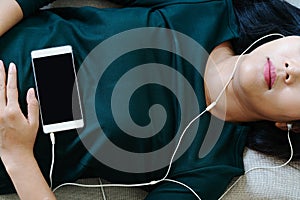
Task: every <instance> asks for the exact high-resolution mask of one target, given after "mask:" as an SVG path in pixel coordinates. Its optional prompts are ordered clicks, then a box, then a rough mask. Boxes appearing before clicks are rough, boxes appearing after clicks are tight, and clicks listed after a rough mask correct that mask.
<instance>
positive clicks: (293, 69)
mask: <svg viewBox="0 0 300 200" xmlns="http://www.w3.org/2000/svg"><path fill="white" fill-rule="evenodd" d="M284 67H285V70H284V71H285V82H286V83H287V84H291V83H293V82H295V81H297V80H298V79H299V77H300V62H293V61H288V62H285V63H284Z"/></svg>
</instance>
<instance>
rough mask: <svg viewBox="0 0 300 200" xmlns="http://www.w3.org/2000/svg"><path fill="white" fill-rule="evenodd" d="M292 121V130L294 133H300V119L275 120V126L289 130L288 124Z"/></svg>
mask: <svg viewBox="0 0 300 200" xmlns="http://www.w3.org/2000/svg"><path fill="white" fill-rule="evenodd" d="M288 123H291V124H293V127H292V132H294V133H300V121H293V122H275V126H276V127H277V128H280V129H281V130H283V131H287V130H288V129H287V124H288Z"/></svg>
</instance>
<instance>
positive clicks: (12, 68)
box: [9, 63, 16, 72]
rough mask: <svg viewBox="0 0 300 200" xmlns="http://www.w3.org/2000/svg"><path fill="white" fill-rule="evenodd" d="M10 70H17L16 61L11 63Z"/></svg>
mask: <svg viewBox="0 0 300 200" xmlns="http://www.w3.org/2000/svg"><path fill="white" fill-rule="evenodd" d="M9 71H10V72H15V71H16V65H15V64H14V63H10V64H9Z"/></svg>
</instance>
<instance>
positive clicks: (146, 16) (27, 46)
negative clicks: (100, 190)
mask: <svg viewBox="0 0 300 200" xmlns="http://www.w3.org/2000/svg"><path fill="white" fill-rule="evenodd" d="M18 2H19V4H15V3H12V2H9V3H10V4H11V3H12V4H13V5H11V6H12V7H16V9H15V10H16V12H18V13H19V14H17V15H16V16H18V17H16V20H14V21H13V22H11V21H7V23H5V24H7V25H6V26H4V27H10V26H12V25H13V24H14V23H15V22H16V21H17V20H20V18H21V17H22V15H25V16H28V15H30V14H31V13H33V10H34V9H32V8H38V7H40V6H42V4H39V3H34V2H36V1H21V0H20V1H18ZM28 2H30V3H28ZM122 2H123V3H124V4H125V5H128V6H132V7H126V8H122V9H117V10H115V9H111V10H98V9H93V8H82V9H57V10H53V11H52V12H49V11H43V12H40V13H38V14H37V15H35V16H32V17H29V18H27V19H25V20H24V21H22V22H21V23H20V24H18V25H17V26H15V27H14V28H13V29H11V30H10V31H9V32H8V33H7V34H5V35H3V36H2V38H1V42H0V49H1V51H0V56H1V57H2V58H3V60H4V62H5V63H7V64H5V66H7V65H8V63H9V62H10V61H14V62H15V63H16V64H17V66H19V67H18V83H17V80H16V79H17V78H16V73H17V70H16V68H15V66H14V64H11V65H10V67H9V71H8V75H7V77H6V75H5V73H4V65H3V64H1V70H2V72H1V78H0V81H1V83H0V85H2V87H1V88H2V93H1V97H0V98H1V100H0V102H1V108H0V109H1V110H2V112H1V114H2V117H1V122H2V123H1V130H2V131H1V145H2V146H1V159H2V161H3V163H4V166H5V168H6V170H7V172H8V175H9V176H10V177H11V179H12V181H13V184H14V186H15V188H16V190H17V192H18V194H19V195H20V197H21V198H24V199H27V198H30V199H33V198H37V199H41V198H49V199H52V198H54V196H53V194H52V193H51V191H50V189H49V188H48V185H47V183H46V182H45V179H44V178H43V175H44V177H47V174H48V172H49V168H50V158H49V157H50V155H51V154H50V149H51V146H50V142H49V139H48V136H47V135H44V134H43V133H41V131H39V133H38V134H37V138H36V141H35V134H36V132H37V129H38V116H37V115H38V106H37V101H36V99H35V97H34V95H33V90H32V89H30V90H29V91H28V93H27V95H26V91H27V90H28V88H31V87H34V84H33V78H32V72H31V68H30V58H28V55H29V53H30V51H31V50H33V49H39V48H46V47H49V46H57V45H62V44H65V43H68V44H71V45H72V46H73V47H74V49H75V53H74V54H75V59H76V60H75V62H76V64H77V67H78V66H80V65H81V64H82V63H84V62H83V60H84V59H85V57H86V56H87V55H88V53H89V52H90V51H91V50H92V49H93V48H94V47H96V45H98V44H102V43H101V42H102V41H105V40H106V39H110V36H113V35H116V34H120V33H123V32H126V31H128V30H132V29H135V28H137V29H138V28H141V27H164V28H168V29H171V30H175V31H176V32H171V33H172V34H175V33H177V32H180V33H183V34H184V35H187V36H188V37H190V38H192V39H193V40H194V41H196V42H197V43H199V44H200V45H202V46H203V48H204V49H205V50H206V51H208V52H210V59H209V62H208V63H207V66H206V68H205V65H203V64H202V65H200V66H199V67H200V69H198V68H195V66H191V63H188V62H187V61H186V60H185V59H182V58H180V57H179V56H177V55H174V54H179V53H178V52H180V48H182V47H184V43H183V44H181V43H180V42H181V41H180V40H179V44H180V45H178V43H175V44H174V45H175V46H176V48H177V47H178V48H179V50H178V49H176V48H175V49H176V51H175V53H173V54H172V53H170V51H166V50H164V49H158V50H157V49H156V50H155V51H154V50H153V48H145V47H144V48H143V49H139V50H138V51H133V53H134V54H133V55H132V54H124V56H123V57H120V58H117V59H116V61H114V62H113V63H112V64H111V65H112V66H110V67H109V68H108V69H107V70H106V71H105V73H103V77H101V79H100V80H99V83H98V79H97V80H96V84H97V91H98V92H97V93H96V95H94V96H95V99H96V102H97V103H96V105H95V110H96V113H97V118H98V123H99V126H100V127H98V126H97V124H90V125H87V126H86V127H85V128H84V129H83V130H82V131H81V132H80V136H78V135H77V133H76V131H66V132H64V133H62V134H57V146H56V147H57V149H56V150H57V153H56V158H57V161H56V162H57V165H56V168H55V170H54V183H55V185H58V184H60V183H63V182H70V181H74V180H76V179H77V178H80V177H91V176H100V177H103V178H105V179H108V180H109V181H112V182H116V183H140V182H150V181H152V180H159V179H161V178H162V177H164V175H165V174H166V169H167V165H164V166H159V165H157V166H158V167H157V166H156V163H161V162H163V161H165V160H170V157H171V155H172V153H173V152H174V148H173V149H172V148H170V149H169V150H168V151H167V153H166V154H164V156H163V157H158V158H157V157H153V158H151V159H150V160H145V161H144V163H139V164H140V165H144V168H143V167H142V168H138V169H139V170H140V171H138V173H134V171H130V169H127V171H126V170H122V169H123V168H122V169H120V168H117V167H118V166H112V165H108V166H107V165H105V164H107V163H102V162H100V161H102V160H101V159H102V157H101V156H100V157H97V156H99V155H100V154H98V153H99V152H102V151H103V150H105V148H103V146H105V145H103V144H107V143H108V140H105V138H104V137H103V135H99V136H98V138H97V140H96V141H97V142H95V143H92V144H91V145H92V146H88V147H92V148H90V149H88V150H85V147H87V145H86V140H85V138H88V137H89V136H92V135H93V133H94V134H98V133H103V134H105V135H106V136H107V137H108V138H109V140H112V141H113V142H114V143H116V144H117V146H120V147H122V148H125V149H126V150H127V151H128V152H138V153H144V155H145V154H147V153H149V152H151V153H152V152H155V151H157V150H159V149H160V148H162V147H163V146H167V144H168V143H171V144H173V147H175V146H176V144H177V143H176V142H173V141H172V138H173V137H175V136H176V137H177V135H180V133H181V132H182V130H183V128H184V127H186V125H187V122H189V121H191V120H192V119H193V118H194V116H195V115H196V114H198V113H199V112H201V111H203V110H204V109H205V108H206V107H207V106H208V105H210V103H212V102H213V101H214V100H215V99H216V98H217V96H218V94H219V92H220V91H221V90H222V88H223V87H224V83H225V82H226V81H227V80H229V78H230V75H231V73H232V71H233V68H234V66H235V64H236V63H237V60H238V56H236V55H235V53H234V51H233V50H232V46H231V44H230V42H229V40H231V39H233V38H235V37H237V36H238V34H237V30H238V27H237V25H236V23H235V16H234V13H233V8H232V5H231V2H230V1H226V0H224V1H175V0H174V1H162V0H161V1H159V0H158V1H154V2H149V1H132V2H131V1H125V2H124V1H122ZM44 3H45V2H44ZM19 5H20V6H21V9H20V7H18V6H19ZM6 7H10V6H6ZM12 7H10V8H12ZM1 8H2V7H1ZM7 10H9V9H7ZM116 12H118V14H116ZM90 16H93V20H89V19H90ZM120 16H122V17H120ZM137 16H138V17H137ZM5 19H6V18H5ZM196 19H198V20H196ZM107 22H110V23H109V24H108V23H107ZM187 22H193V23H187ZM49 27H50V28H49ZM6 29H7V28H6ZM139 30H140V29H139ZM159 30H162V29H159ZM4 31H5V30H4ZM147 34H148V33H147V32H145V36H147ZM155 34H157V32H155ZM172 34H171V35H169V36H173V35H172ZM179 35H180V34H179ZM152 36H157V35H152ZM176 36H178V35H176ZM28 38H39V39H38V40H37V39H36V40H34V41H33V40H31V39H28ZM146 39H148V38H147V37H145V40H146ZM164 39H166V41H167V42H168V40H167V38H165V37H164ZM176 39H178V38H176ZM151 40H153V41H154V42H155V43H158V41H159V42H162V41H160V40H158V41H157V40H155V37H153V38H151ZM83 41H84V42H83ZM166 41H165V40H164V41H163V42H166ZM22 43H24V45H22V48H23V49H22V51H19V47H20V44H22ZM171 44H173V43H172V41H171ZM299 44H300V42H299V37H296V36H292V37H286V38H280V39H277V40H274V41H271V42H269V43H266V44H265V45H261V46H259V47H257V48H256V49H255V50H253V51H252V52H251V53H250V54H247V55H245V56H243V57H242V59H241V61H240V62H239V63H238V64H239V67H238V68H237V71H236V73H235V75H234V78H233V80H232V81H231V82H230V84H229V85H228V87H227V88H226V90H225V94H224V95H222V98H221V99H220V101H219V102H217V104H216V106H215V107H213V108H212V109H211V110H210V112H211V114H212V115H210V114H208V113H205V114H204V115H203V116H201V119H200V122H199V124H197V123H195V124H194V127H192V128H190V129H189V131H188V132H190V133H188V134H187V135H185V143H184V144H188V145H183V146H186V149H181V151H179V152H180V156H178V158H176V161H174V163H172V168H171V171H170V173H169V174H168V177H169V178H170V179H175V180H177V181H180V182H183V183H185V184H186V185H188V186H190V187H191V188H192V189H193V190H194V191H196V192H197V194H198V195H199V196H200V197H201V198H202V199H217V198H218V197H219V196H221V195H222V193H223V192H224V190H225V189H226V187H227V185H228V184H229V182H230V181H231V179H232V178H233V177H234V176H238V175H241V174H242V173H243V163H242V152H243V148H244V145H245V137H246V134H247V133H248V130H249V128H248V126H246V125H242V124H236V123H231V122H249V121H261V120H268V121H274V122H278V123H279V124H282V123H287V122H291V121H294V120H297V119H299V118H300V114H299V113H297V112H295V110H297V108H298V107H299V105H300V104H299V102H297V99H299V98H297V97H295V95H297V89H298V86H297V79H295V78H296V76H297V72H298V71H297V70H296V69H295V68H294V67H293V66H294V65H292V64H291V63H293V64H295V63H297V62H296V61H297V60H296V61H295V59H297V49H298V47H299ZM177 45H178V46H177ZM119 47H122V46H121V45H120V46H119ZM111 48H112V49H114V48H115V47H114V46H112V47H111ZM274 48H275V49H276V51H274V50H273V49H274ZM287 48H288V50H289V52H290V54H289V55H286V54H285V52H286V51H287V50H286V49H287ZM107 51H110V49H107ZM189 53H195V55H193V57H197V56H201V57H200V58H201V59H200V60H202V61H204V63H205V62H206V60H205V58H206V57H205V56H206V55H205V53H203V54H201V55H200V53H199V52H198V51H197V52H189ZM108 55H109V54H108ZM179 55H184V54H179ZM282 55H285V57H283V56H282ZM283 58H284V59H283ZM125 63H126V65H125ZM145 63H146V64H147V63H160V64H163V65H167V66H171V68H172V69H176V71H179V72H180V74H183V75H184V76H185V77H186V78H187V79H188V82H189V84H190V85H191V87H192V88H193V91H194V92H195V99H196V100H197V102H196V103H194V102H193V101H185V103H184V104H183V105H181V104H180V101H179V100H177V98H176V97H177V96H175V97H174V94H173V93H170V92H169V91H166V90H165V88H160V87H158V86H157V84H149V86H148V85H147V86H145V87H142V88H141V90H138V91H137V92H135V93H134V94H133V97H132V98H133V101H135V102H138V103H131V104H130V105H129V107H130V109H131V110H132V112H131V115H132V118H133V119H134V120H135V121H136V123H137V124H139V125H140V126H141V127H143V126H146V125H148V124H149V123H151V119H150V122H149V117H148V115H147V112H148V111H149V109H150V108H151V106H152V105H154V104H157V103H159V104H162V105H163V106H164V107H165V109H166V112H167V114H168V118H167V119H165V120H166V123H165V124H166V125H165V126H164V127H162V129H161V131H160V132H159V134H157V135H155V136H154V137H152V138H151V139H148V138H138V139H136V138H132V137H129V136H127V135H125V134H124V132H125V131H123V130H121V129H120V128H119V127H118V126H117V125H116V122H115V121H114V115H113V114H112V113H111V109H112V108H111V107H110V106H111V105H110V103H111V98H110V97H111V96H112V95H113V94H114V93H113V90H114V87H115V85H117V81H118V80H119V79H120V78H121V77H122V74H124V73H125V72H128V71H131V70H132V69H133V68H134V67H135V66H139V65H142V64H145ZM270 63H273V64H272V65H273V66H275V67H276V72H277V74H276V77H277V78H276V79H275V81H274V83H273V82H272V81H271V82H272V84H270V81H266V78H265V75H264V66H265V65H267V66H270V65H271V64H270ZM287 63H288V65H286V64H287ZM127 64H128V65H129V66H127ZM83 66H84V65H83ZM204 68H205V71H206V73H205V77H204V79H205V83H206V84H205V85H204V81H203V79H202V77H201V71H204ZM80 69H81V68H80ZM84 69H85V71H84V73H83V74H84V75H86V76H85V77H88V78H89V79H92V78H91V77H93V76H92V74H93V72H94V69H93V68H91V69H90V68H84ZM156 71H159V72H161V71H160V70H153V72H152V73H154V74H155V73H156ZM88 75H89V76H88ZM149 76H150V73H147V74H142V79H143V80H144V79H146V78H149ZM156 77H159V74H157V75H155V78H156ZM166 77H167V76H163V77H161V81H163V80H164V79H165V78H166ZM171 77H172V78H175V80H177V78H178V77H180V76H177V75H174V76H173V75H172V76H171ZM6 78H7V84H5V82H6V81H5V80H6ZM94 78H95V77H94ZM172 78H171V79H172ZM135 81H136V80H135V79H132V80H130V81H129V83H134V82H135ZM92 83H93V82H92ZM176 83H177V82H176ZM17 84H19V85H18V89H19V99H20V108H19V104H18V102H17V99H18V91H17ZM94 84H95V83H94ZM87 85H93V84H90V82H88V83H87ZM5 86H6V87H5ZM177 86H181V83H180V84H178V85H177ZM120 87H121V88H122V87H123V86H120ZM126 87H127V85H125V86H124V88H125V89H126ZM3 88H6V90H3ZM177 88H178V87H177ZM286 88H288V89H286ZM84 89H85V90H84ZM81 91H82V93H83V94H82V96H83V99H84V100H83V101H86V102H87V104H89V102H90V101H91V99H92V98H93V97H94V96H93V94H92V93H91V92H90V91H89V90H88V87H87V88H84V86H83V88H82V90H81ZM178 91H179V92H178ZM178 91H175V92H178V93H175V94H176V95H178V96H180V95H181V97H183V99H184V100H186V99H188V100H190V99H192V98H191V96H190V95H188V96H185V91H186V88H183V89H182V90H180V88H179V89H178ZM173 92H174V91H173ZM25 96H27V97H26V99H27V105H28V106H27V107H28V109H26V103H25ZM107 97H108V98H107ZM145 97H146V98H145ZM186 97H188V98H186ZM258 97H259V98H258ZM273 99H278V101H276V102H275V101H272V100H273ZM191 102H192V103H191ZM180 107H183V108H184V109H182V110H180ZM86 109H88V107H86ZM21 110H23V112H24V113H26V112H27V110H28V118H25V117H24V115H23V114H22V112H21ZM145 113H146V114H145ZM190 113H192V114H190ZM87 114H89V113H85V116H86V117H87V118H88V117H89V116H88V115H87ZM121 114H122V113H121ZM121 114H120V115H121ZM121 116H122V115H121ZM145 116H147V117H145ZM182 116H183V117H182ZM214 116H216V117H214ZM150 118H151V116H150ZM181 118H184V120H186V121H184V122H185V123H184V125H183V127H181V125H180V124H179V123H177V122H180V121H181ZM122 119H123V121H125V124H126V123H129V120H128V119H127V118H122ZM222 119H225V120H226V122H223V120H222ZM210 121H213V122H214V123H212V125H215V123H216V124H221V130H220V135H217V136H218V137H217V141H216V143H215V144H213V147H212V148H211V149H209V150H208V151H207V152H206V153H203V152H202V151H201V150H203V148H202V144H203V143H205V141H206V140H205V139H206V135H207V132H209V131H210V130H211V126H210ZM86 122H89V120H86ZM154 125H155V124H154ZM127 128H128V127H127ZM129 128H130V127H129ZM154 129H155V126H153V130H154ZM142 130H143V129H142ZM218 131H219V130H217V131H215V132H218ZM193 133H194V134H193ZM216 134H218V133H216ZM92 138H93V137H92ZM208 140H212V139H208ZM206 144H207V143H206ZM34 145H35V147H34V153H33V151H32V149H33V146H34ZM181 147H182V146H181ZM199 151H200V153H199ZM20 152H22V154H21V153H20ZM108 153H109V154H110V156H111V155H113V156H111V157H114V156H118V155H114V154H113V152H108ZM201 153H203V154H201ZM200 154H201V155H200ZM74 155H76V156H74ZM129 158H130V157H129ZM129 158H128V159H129ZM99 159H100V161H99ZM125 159H127V158H125ZM130 162H133V163H134V160H130ZM153 163H154V165H153V166H155V167H153V168H151V169H148V166H149V165H151V164H153ZM110 164H111V163H110ZM123 164H124V163H122V162H121V164H120V163H119V165H123ZM151 166H152V165H151ZM114 167H115V168H114ZM130 167H133V166H132V165H130V164H129V168H130ZM40 170H41V171H40ZM143 170H144V171H143ZM2 171H3V170H2ZM1 173H2V174H1V177H0V178H1V184H3V185H1V193H7V192H9V191H11V190H12V188H13V187H12V185H10V184H9V177H8V175H6V174H4V173H3V172H1ZM2 180H3V181H2ZM28 183H30V184H28ZM215 185H218V188H216V187H215ZM37 187H38V188H40V189H39V190H38V191H36V190H35V188H37ZM33 193H34V196H32V194H33ZM169 198H174V199H194V198H195V197H194V195H193V194H192V193H191V192H190V191H189V190H187V189H186V188H184V187H180V186H179V185H177V184H175V183H169V182H160V183H159V184H158V185H155V186H154V187H153V188H152V190H151V192H150V193H149V195H148V196H147V199H169Z"/></svg>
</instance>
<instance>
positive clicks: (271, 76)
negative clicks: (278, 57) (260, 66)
mask: <svg viewBox="0 0 300 200" xmlns="http://www.w3.org/2000/svg"><path fill="white" fill-rule="evenodd" d="M276 76H277V75H276V68H275V66H274V65H273V63H272V62H271V60H270V58H267V62H266V64H265V66H264V77H265V81H266V83H267V86H268V88H269V90H270V89H272V87H273V85H274V82H275V79H276Z"/></svg>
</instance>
